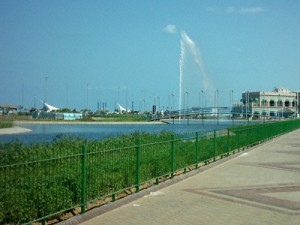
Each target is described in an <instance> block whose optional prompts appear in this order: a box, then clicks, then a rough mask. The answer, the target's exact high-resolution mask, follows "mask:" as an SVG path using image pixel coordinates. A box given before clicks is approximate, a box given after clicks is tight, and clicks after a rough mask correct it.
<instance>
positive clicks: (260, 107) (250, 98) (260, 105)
mask: <svg viewBox="0 0 300 225" xmlns="http://www.w3.org/2000/svg"><path fill="white" fill-rule="evenodd" d="M299 93H300V92H298V91H289V90H288V89H285V88H274V90H273V91H271V92H265V91H262V92H251V91H246V92H244V93H242V99H241V101H242V103H243V104H242V114H243V116H244V117H248V118H251V117H253V118H262V117H266V118H283V117H285V118H287V117H295V116H298V114H299V104H298V103H299ZM246 112H248V113H246Z"/></svg>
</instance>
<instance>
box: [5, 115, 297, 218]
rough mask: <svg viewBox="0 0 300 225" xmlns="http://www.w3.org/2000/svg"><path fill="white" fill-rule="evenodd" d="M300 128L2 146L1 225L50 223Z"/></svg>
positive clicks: (287, 125)
mask: <svg viewBox="0 0 300 225" xmlns="http://www.w3.org/2000/svg"><path fill="white" fill-rule="evenodd" d="M298 128H300V120H289V121H283V122H272V123H266V124H256V125H249V126H238V127H233V128H230V129H227V130H222V131H213V132H205V133H200V132H195V133H186V134H173V133H167V132H165V133H161V134H156V135H154V134H141V133H135V134H133V135H132V136H126V137H125V136H124V137H121V138H117V139H114V140H106V141H101V142H100V141H99V142H98V141H85V140H77V139H76V140H74V139H71V138H70V139H63V140H62V141H60V140H57V141H54V142H53V143H51V144H49V143H48V144H47V143H46V144H43V145H32V146H26V145H24V144H22V143H19V142H16V143H8V144H2V145H0V147H1V148H0V224H30V223H33V222H42V223H46V220H49V219H53V218H57V217H59V216H60V215H62V214H63V213H66V212H69V211H73V213H74V211H80V213H85V211H86V210H87V209H88V208H89V207H90V205H91V204H92V203H94V202H95V201H98V200H101V199H105V198H108V197H109V198H110V200H112V201H114V200H115V199H116V198H117V197H118V195H119V194H120V193H122V192H123V191H125V190H126V191H128V190H131V191H132V192H138V191H140V189H142V188H144V187H145V185H147V184H148V185H151V184H154V183H158V182H160V180H163V179H169V178H173V177H174V176H175V175H176V174H177V173H179V172H186V170H187V169H190V168H197V167H199V166H200V165H203V164H207V163H209V162H212V161H216V160H218V159H219V158H222V157H226V156H228V155H229V154H232V153H234V152H236V151H239V150H241V149H243V148H246V147H248V146H252V145H255V144H257V143H260V142H262V141H265V140H267V139H270V138H273V137H275V136H278V135H281V134H283V133H286V132H289V131H292V130H294V129H298Z"/></svg>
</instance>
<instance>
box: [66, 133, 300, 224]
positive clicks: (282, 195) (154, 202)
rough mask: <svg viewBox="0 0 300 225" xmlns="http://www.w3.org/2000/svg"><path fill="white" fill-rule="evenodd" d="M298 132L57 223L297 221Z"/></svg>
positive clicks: (299, 207) (299, 188) (299, 203)
mask: <svg viewBox="0 0 300 225" xmlns="http://www.w3.org/2000/svg"><path fill="white" fill-rule="evenodd" d="M299 137H300V130H296V131H293V132H290V133H288V134H285V135H282V136H280V137H278V138H275V139H273V140H271V141H268V142H265V143H263V144H261V145H258V146H256V147H253V148H251V149H247V150H245V151H242V152H240V153H239V154H237V155H235V156H233V157H229V158H226V159H223V160H220V161H218V162H216V163H215V164H211V165H209V166H207V167H205V168H201V169H200V170H198V171H193V172H190V173H188V174H187V175H182V176H179V177H176V178H174V179H173V180H169V181H168V182H165V183H161V184H159V185H157V186H154V187H153V188H150V189H147V190H144V191H141V192H140V193H138V194H134V195H132V196H130V197H127V198H124V199H121V200H118V201H116V202H115V203H110V204H107V205H105V206H103V207H100V208H96V209H94V210H91V211H90V212H87V213H86V214H84V215H81V216H77V217H74V218H72V219H70V220H68V221H65V222H62V223H61V224H79V223H80V224H82V225H94V224H95V225H96V224H97V225H101V224H103V225H106V224H112V225H135V224H136V225H141V224H145V225H150V224H151V225H152V224H164V225H168V224H172V225H177V224H180V225H183V224H187V225H192V224H195V225H201V224H203V225H210V224H211V225H222V224H224V225H228V224H230V225H261V224H268V225H273V224H274V225H282V224H289V225H294V224H300V138H299ZM184 176H185V177H184Z"/></svg>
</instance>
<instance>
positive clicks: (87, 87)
mask: <svg viewBox="0 0 300 225" xmlns="http://www.w3.org/2000/svg"><path fill="white" fill-rule="evenodd" d="M89 85H90V83H86V109H87V110H88V109H89Z"/></svg>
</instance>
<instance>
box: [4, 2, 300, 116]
mask: <svg viewBox="0 0 300 225" xmlns="http://www.w3.org/2000/svg"><path fill="white" fill-rule="evenodd" d="M299 11H300V1H297V0H274V1H270V0H259V1H255V0H253V1H233V0H228V1H213V0H210V1H204V0H203V1H199V0H189V1H182V0H165V1H158V0H145V1H139V0H129V1H123V0H97V1H96V0H95V1H91V0H89V1H80V0H73V1H70V0H69V1H67V0H62V1H59V0H51V1H50V0H48V1H45V0H33V1H31V0H27V1H15V0H0V104H12V105H21V104H22V103H23V104H24V106H25V107H26V108H30V107H33V105H34V102H35V101H34V100H35V99H36V105H37V107H41V103H40V102H39V100H40V99H45V98H46V99H47V101H48V102H49V103H50V104H52V105H55V106H57V107H61V108H64V107H68V108H72V109H74V108H76V109H83V108H86V107H89V108H91V109H93V110H96V109H97V103H98V102H101V103H103V102H105V103H106V105H107V106H108V108H109V109H110V110H113V109H114V107H115V103H116V102H119V103H120V104H121V105H123V106H126V102H127V106H128V108H131V107H132V102H133V106H134V109H136V110H137V109H143V108H144V103H145V107H146V110H149V109H150V108H151V106H152V105H153V103H154V101H155V103H156V104H158V103H160V107H161V109H167V108H168V105H169V102H170V104H172V103H171V102H172V97H170V96H171V95H172V94H173V95H174V107H175V108H178V107H179V80H180V63H179V61H180V57H181V51H182V48H181V47H182V46H181V44H180V43H181V40H182V34H183V33H185V34H186V35H187V36H188V37H189V38H190V40H192V41H193V43H194V44H195V45H194V47H195V48H197V51H198V53H199V57H200V56H201V63H202V64H203V66H204V67H205V73H206V76H207V77H209V79H210V82H211V83H212V85H211V88H209V89H207V88H204V87H203V84H202V83H203V80H202V79H203V74H201V73H203V70H201V69H199V68H198V67H197V65H196V64H197V63H195V60H193V57H194V56H193V55H192V53H191V52H188V51H187V52H186V55H185V59H184V69H183V71H182V73H183V76H184V77H185V81H188V80H189V77H190V78H191V79H190V80H191V81H194V80H197V76H199V80H197V81H195V82H192V83H194V87H191V88H190V89H189V88H188V87H187V89H186V90H183V91H184V92H185V91H186V92H189V96H188V97H189V100H188V101H189V103H188V104H189V106H193V105H198V103H199V92H200V91H201V90H204V96H205V97H204V98H206V100H205V102H206V103H205V104H206V105H213V104H214V103H213V102H212V101H213V100H211V98H209V96H212V95H213V93H215V91H216V90H218V91H219V105H222V106H227V105H229V102H230V100H229V96H230V92H231V90H233V91H234V100H235V101H239V99H240V98H241V93H242V92H243V91H245V90H251V91H270V90H272V89H273V88H274V87H275V86H277V87H285V88H288V89H290V90H299V89H300V88H299V82H300V76H299V71H300V63H299V59H300V26H299V23H300V14H299ZM46 77H47V78H46ZM198 82H200V83H199V84H198ZM201 82H202V83H201ZM190 85H193V84H190ZM198 85H199V88H197V87H198ZM195 86H197V87H196V88H195ZM196 92H198V93H196ZM35 96H36V97H35Z"/></svg>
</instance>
